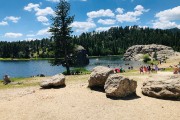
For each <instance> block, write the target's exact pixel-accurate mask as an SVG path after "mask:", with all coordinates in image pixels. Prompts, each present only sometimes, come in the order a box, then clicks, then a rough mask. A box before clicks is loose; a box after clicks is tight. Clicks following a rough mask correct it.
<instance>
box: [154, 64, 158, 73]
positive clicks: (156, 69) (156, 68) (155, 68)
mask: <svg viewBox="0 0 180 120" xmlns="http://www.w3.org/2000/svg"><path fill="white" fill-rule="evenodd" d="M158 69H159V68H158V66H157V65H155V66H154V70H155V72H156V73H157V71H158Z"/></svg>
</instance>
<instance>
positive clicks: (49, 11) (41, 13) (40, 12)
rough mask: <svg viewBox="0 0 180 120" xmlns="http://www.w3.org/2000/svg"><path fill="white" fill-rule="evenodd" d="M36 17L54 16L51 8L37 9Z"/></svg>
mask: <svg viewBox="0 0 180 120" xmlns="http://www.w3.org/2000/svg"><path fill="white" fill-rule="evenodd" d="M36 15H37V16H47V15H55V13H54V10H53V9H52V8H51V7H46V8H45V9H37V10H36Z"/></svg>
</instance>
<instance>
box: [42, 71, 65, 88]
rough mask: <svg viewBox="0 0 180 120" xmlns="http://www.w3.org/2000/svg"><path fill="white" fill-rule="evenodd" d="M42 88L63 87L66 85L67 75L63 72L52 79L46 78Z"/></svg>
mask: <svg viewBox="0 0 180 120" xmlns="http://www.w3.org/2000/svg"><path fill="white" fill-rule="evenodd" d="M40 86H41V87H42V88H52V87H62V86H65V76H64V75H63V74H57V75H55V76H52V77H51V78H50V79H47V80H44V81H42V82H41V83H40Z"/></svg>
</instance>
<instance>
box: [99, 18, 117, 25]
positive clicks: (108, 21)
mask: <svg viewBox="0 0 180 120" xmlns="http://www.w3.org/2000/svg"><path fill="white" fill-rule="evenodd" d="M115 22H116V20H113V19H105V20H103V19H99V20H98V23H101V24H103V25H113V24H115Z"/></svg>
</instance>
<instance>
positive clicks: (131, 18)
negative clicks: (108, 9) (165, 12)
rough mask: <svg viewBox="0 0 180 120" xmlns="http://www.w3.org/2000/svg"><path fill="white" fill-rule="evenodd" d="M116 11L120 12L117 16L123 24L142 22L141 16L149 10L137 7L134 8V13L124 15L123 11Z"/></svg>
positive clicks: (119, 9) (120, 9)
mask: <svg viewBox="0 0 180 120" xmlns="http://www.w3.org/2000/svg"><path fill="white" fill-rule="evenodd" d="M116 11H118V12H119V14H118V15H116V19H117V21H119V22H121V23H123V22H137V21H138V20H140V18H139V16H141V15H142V14H143V13H144V12H148V11H149V9H144V7H143V6H142V5H137V6H136V7H135V8H134V11H133V12H127V13H124V14H123V9H122V8H118V9H117V10H116Z"/></svg>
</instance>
